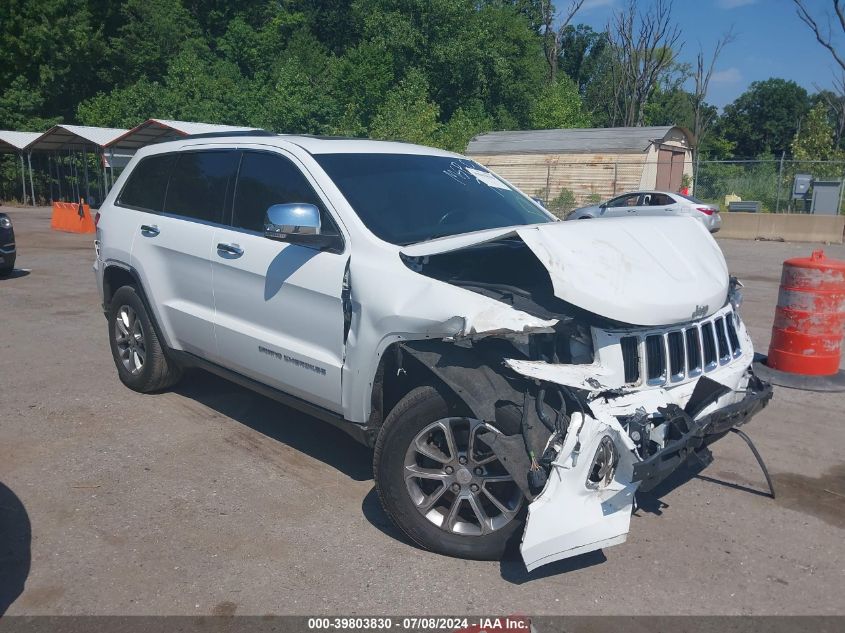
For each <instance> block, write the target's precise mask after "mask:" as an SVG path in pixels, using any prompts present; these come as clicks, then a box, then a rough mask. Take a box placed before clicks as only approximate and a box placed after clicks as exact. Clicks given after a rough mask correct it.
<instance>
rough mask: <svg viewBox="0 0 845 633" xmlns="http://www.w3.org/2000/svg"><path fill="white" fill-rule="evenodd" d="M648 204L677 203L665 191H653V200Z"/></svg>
mask: <svg viewBox="0 0 845 633" xmlns="http://www.w3.org/2000/svg"><path fill="white" fill-rule="evenodd" d="M648 204H649V205H651V206H652V207H665V206H666V205H669V204H675V201H674V200H672V198H670V197H669V196H667V195H666V194H665V193H653V194H651V200H650V201H649V202H648Z"/></svg>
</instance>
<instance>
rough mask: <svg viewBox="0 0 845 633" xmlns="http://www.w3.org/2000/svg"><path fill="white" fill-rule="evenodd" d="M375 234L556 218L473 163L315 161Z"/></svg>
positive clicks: (415, 238) (433, 234)
mask: <svg viewBox="0 0 845 633" xmlns="http://www.w3.org/2000/svg"><path fill="white" fill-rule="evenodd" d="M314 158H315V159H316V161H317V162H318V163H319V164H320V166H321V167H322V168H323V170H324V171H325V172H326V173H327V174H328V176H329V177H330V178H331V179H332V181H334V183H335V185H337V187H338V189H340V191H341V193H342V194H343V195H344V197H345V198H346V200H347V201H348V202H349V204H350V205H351V206H352V208H353V209H354V210H355V212H356V213H357V214H358V216H359V217H360V218H361V220H362V221H363V223H364V224H365V225H366V226H367V228H368V229H369V230H370V231H371V232H372V233H374V234H375V235H376V236H378V237H379V238H381V239H383V240H384V241H386V242H390V243H392V244H401V245H405V244H411V243H414V242H424V241H426V240H431V239H435V238H438V237H444V236H447V235H457V234H459V233H469V232H472V231H480V230H483V229H492V228H500V227H507V226H522V225H526V224H537V223H540V222H552V221H554V217H553V216H551V215H550V214H548V213H546V212H545V211H543V210H542V209H541V208H540V207H538V206H537V205H536V204H535V203H534V202H533V201H531V200H530V199H529V198H527V197H526V196H524V195H523V194H521V193H519V192H518V191H516V190H515V189H513V188H511V187H510V186H508V185H507V184H506V183H504V182H503V181H502V180H500V179H499V178H497V177H496V176H494V175H493V174H491V173H490V172H489V171H487V170H486V169H484V167H482V166H480V165H478V164H477V163H475V162H473V161H471V160H467V159H465V158H452V157H449V156H428V155H414V154H318V155H316V156H314Z"/></svg>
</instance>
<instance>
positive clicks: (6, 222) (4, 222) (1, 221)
mask: <svg viewBox="0 0 845 633" xmlns="http://www.w3.org/2000/svg"><path fill="white" fill-rule="evenodd" d="M10 228H12V221H11V220H10V219H9V218H8V217H7V216H5V215H4V216H3V217H2V218H0V229H10Z"/></svg>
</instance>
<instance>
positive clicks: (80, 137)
mask: <svg viewBox="0 0 845 633" xmlns="http://www.w3.org/2000/svg"><path fill="white" fill-rule="evenodd" d="M125 133H126V130H124V129H120V128H113V127H91V126H88V125H65V124H61V125H54V126H53V127H51V128H50V129H49V130H47V131H46V132H44V134H40V135H39V136H38V138H36V139H34V140H33V141H31V142H30V143H29V145H27V149H28V150H34V151H51V150H57V149H82V148H88V149H92V148H98V147H99V148H102V147H105V146H106V145H107V144H108V143H109V141H112V140H114V139H115V138H117V137H118V136H120V135H121V134H125Z"/></svg>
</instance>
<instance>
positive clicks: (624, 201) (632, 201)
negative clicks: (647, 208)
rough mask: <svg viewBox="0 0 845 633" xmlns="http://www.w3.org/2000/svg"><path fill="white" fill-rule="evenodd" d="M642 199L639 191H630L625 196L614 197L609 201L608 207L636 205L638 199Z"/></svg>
mask: <svg viewBox="0 0 845 633" xmlns="http://www.w3.org/2000/svg"><path fill="white" fill-rule="evenodd" d="M639 199H640V194H638V193H629V194H626V195H624V196H619V197H618V198H614V199H613V200H611V201H610V202H608V203H607V206H608V207H612V208H615V207H635V206H637V201H638V200H639Z"/></svg>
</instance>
